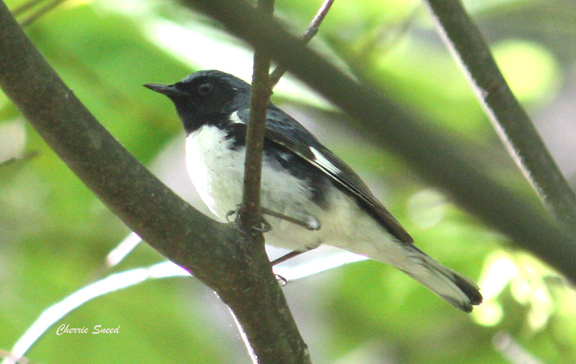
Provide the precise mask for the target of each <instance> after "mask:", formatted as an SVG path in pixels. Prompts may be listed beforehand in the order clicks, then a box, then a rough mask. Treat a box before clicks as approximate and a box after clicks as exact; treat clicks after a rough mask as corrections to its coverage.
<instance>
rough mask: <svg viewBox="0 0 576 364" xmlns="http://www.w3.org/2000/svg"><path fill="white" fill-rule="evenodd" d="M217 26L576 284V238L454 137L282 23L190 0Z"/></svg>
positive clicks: (231, 1)
mask: <svg viewBox="0 0 576 364" xmlns="http://www.w3.org/2000/svg"><path fill="white" fill-rule="evenodd" d="M185 4H189V5H190V6H194V7H195V9H201V10H202V11H204V12H205V13H207V14H208V15H209V16H211V17H212V18H214V19H217V20H219V21H220V22H222V23H223V24H224V25H226V26H227V27H228V29H229V30H230V31H231V32H232V33H234V34H235V35H237V36H238V37H240V38H242V39H244V40H246V41H248V42H249V43H251V44H253V45H255V46H258V47H266V49H267V50H268V51H269V52H270V54H271V55H272V57H273V59H275V60H276V61H278V62H279V63H280V64H283V65H284V66H286V67H288V68H289V69H290V71H291V72H292V73H293V74H295V75H296V76H297V77H299V78H300V79H301V80H302V81H304V82H305V83H307V84H308V85H310V86H311V87H312V88H314V89H315V90H316V91H318V92H320V93H321V94H322V95H323V96H324V97H326V98H327V99H328V100H330V101H331V102H333V103H334V104H335V105H337V106H338V107H340V108H341V109H342V110H343V111H345V112H347V113H348V114H349V115H351V116H352V117H353V118H355V119H356V120H357V121H358V123H359V126H361V127H362V129H363V131H364V132H365V134H366V136H367V137H368V138H369V139H371V140H373V141H375V142H376V143H379V144H380V145H386V146H387V147H388V148H390V149H393V150H395V151H397V152H398V153H399V154H401V155H402V156H403V157H404V158H405V159H406V160H407V161H409V162H410V163H411V165H412V166H413V167H414V168H415V169H416V170H417V171H418V172H419V173H420V175H421V176H422V177H424V178H426V179H427V180H428V181H429V182H430V183H432V184H434V185H436V186H439V187H440V188H442V189H443V190H447V191H448V192H449V193H450V194H451V196H452V197H453V198H454V200H455V201H456V202H457V203H459V204H460V205H461V206H462V207H464V208H466V209H467V210H469V211H471V212H472V213H474V214H476V215H477V216H478V217H480V218H481V219H482V220H483V221H484V222H486V223H487V224H489V225H490V226H492V227H493V228H495V229H497V230H499V231H501V232H503V233H505V234H506V235H508V236H509V237H510V238H511V239H513V240H514V241H515V242H516V243H517V244H518V246H520V247H523V248H525V249H527V250H529V251H531V252H532V253H534V254H535V255H537V256H539V257H540V258H542V259H543V260H545V261H547V262H548V263H549V264H551V265H552V266H554V267H556V268H557V269H559V270H560V271H561V272H562V273H564V274H565V275H566V276H567V277H568V278H571V279H572V280H576V265H574V263H573V262H574V260H576V244H574V243H573V240H574V237H573V236H571V235H570V234H568V233H567V232H566V231H564V230H563V229H562V228H560V227H559V226H558V225H557V224H556V222H555V221H553V220H552V219H551V218H550V217H549V216H548V215H547V214H546V213H545V212H544V211H543V210H542V209H541V208H539V207H538V206H535V205H534V204H531V203H530V202H528V201H526V198H525V196H520V195H519V194H517V193H515V192H514V191H512V190H510V189H509V188H508V187H507V186H505V185H503V184H502V183H500V182H498V181H496V180H494V179H493V178H491V177H490V175H489V173H488V172H486V171H483V170H480V169H479V168H477V167H476V164H475V163H474V161H473V160H472V159H471V158H469V157H468V156H470V155H475V153H476V151H475V150H473V149H472V147H471V146H468V145H467V143H465V142H462V141H459V140H455V138H454V137H452V138H450V139H449V138H448V137H447V136H446V135H447V134H448V133H443V132H442V131H441V130H438V129H437V128H435V129H432V128H429V127H427V126H426V125H432V124H434V123H431V122H430V123H424V122H420V121H419V120H418V119H416V118H415V117H414V116H413V115H412V114H409V113H407V112H406V111H405V110H404V109H402V108H400V107H398V106H397V105H396V104H393V103H391V102H390V101H388V100H386V99H384V98H382V97H381V96H380V95H378V94H377V93H376V92H374V91H372V90H371V89H368V88H366V87H364V86H362V85H360V84H358V83H357V82H355V81H354V80H353V79H351V78H350V77H349V76H347V75H345V74H344V73H343V72H341V71H340V70H338V69H337V68H336V67H335V66H334V65H332V64H330V63H329V62H327V61H326V60H325V59H323V58H322V57H320V56H319V55H318V54H316V53H314V52H313V51H311V50H310V49H307V48H306V47H304V46H303V45H302V44H301V43H300V42H299V40H297V39H296V38H294V37H293V36H291V35H290V34H288V32H287V31H286V30H284V29H283V28H282V27H281V26H280V25H279V24H278V23H277V22H275V21H272V20H270V19H267V18H265V17H263V16H261V14H258V13H257V12H256V11H254V9H252V8H251V7H250V6H249V5H247V4H246V2H244V1H239V0H212V1H210V2H205V1H201V0H186V1H185Z"/></svg>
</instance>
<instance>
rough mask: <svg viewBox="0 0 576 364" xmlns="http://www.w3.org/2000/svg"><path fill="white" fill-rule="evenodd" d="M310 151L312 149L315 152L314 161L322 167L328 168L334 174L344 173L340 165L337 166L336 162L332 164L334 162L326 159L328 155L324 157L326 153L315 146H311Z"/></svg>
mask: <svg viewBox="0 0 576 364" xmlns="http://www.w3.org/2000/svg"><path fill="white" fill-rule="evenodd" d="M310 151H312V153H313V154H314V159H315V160H314V161H313V162H314V163H316V164H318V165H319V166H320V167H322V168H323V169H326V170H327V171H328V172H330V173H332V174H334V175H339V174H341V173H342V171H341V170H340V169H339V168H338V167H336V166H335V165H334V164H332V162H330V161H329V160H328V159H326V157H324V154H322V153H320V152H319V151H318V150H316V149H315V148H310Z"/></svg>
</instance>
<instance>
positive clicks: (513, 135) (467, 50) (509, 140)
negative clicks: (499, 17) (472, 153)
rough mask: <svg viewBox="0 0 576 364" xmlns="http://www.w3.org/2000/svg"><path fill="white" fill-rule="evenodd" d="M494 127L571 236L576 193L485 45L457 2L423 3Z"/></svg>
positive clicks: (574, 228) (575, 221) (432, 0)
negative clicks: (463, 70)
mask: <svg viewBox="0 0 576 364" xmlns="http://www.w3.org/2000/svg"><path fill="white" fill-rule="evenodd" d="M425 2H426V4H427V5H428V8H429V9H430V11H431V13H432V14H433V16H434V18H435V20H436V24H437V27H438V29H439V31H440V32H441V33H442V35H443V36H444V38H445V41H446V43H447V44H448V46H449V47H450V48H451V50H452V51H453V53H454V54H455V55H456V57H458V59H459V60H460V62H461V64H462V66H463V67H464V69H465V71H466V72H465V73H466V75H468V77H469V78H470V82H471V83H472V85H473V87H474V90H475V91H476V95H477V96H478V98H479V99H480V101H481V102H482V104H483V105H484V108H485V109H486V112H487V114H488V116H489V117H490V120H491V121H492V124H493V125H494V128H495V129H496V130H497V131H498V133H499V135H500V138H501V139H502V142H503V143H504V145H505V146H506V147H507V148H508V151H509V152H510V154H511V155H512V157H513V158H514V160H515V161H516V163H517V165H518V166H519V168H520V169H521V170H522V172H523V173H524V175H525V176H526V178H527V179H528V180H529V181H530V183H531V184H532V186H533V188H534V189H535V190H536V192H537V193H538V195H539V196H540V198H541V199H542V201H543V202H544V204H545V205H546V206H547V208H548V210H549V211H550V212H551V213H552V214H553V215H554V216H555V217H556V218H557V219H558V220H559V221H560V222H562V223H563V224H564V226H565V227H567V228H568V229H570V231H572V233H573V234H574V235H576V195H575V194H574V191H573V190H572V189H571V188H570V185H569V184H568V182H567V181H566V179H565V178H564V176H563V175H562V172H561V171H560V169H559V168H558V166H557V164H556V162H555V161H554V159H553V158H552V156H551V155H550V153H549V152H548V149H547V148H546V145H545V144H544V142H543V141H542V139H541V138H540V135H539V134H538V131H537V130H536V128H535V127H534V124H533V123H532V121H531V120H530V118H529V117H528V115H527V114H526V111H524V109H523V108H522V106H521V105H520V104H519V102H518V100H516V98H515V97H514V95H513V93H512V91H511V90H510V88H509V87H508V84H507V83H506V80H505V79H504V76H503V75H502V73H501V72H500V70H499V69H498V66H497V65H496V62H495V61H494V58H493V57H492V54H491V53H490V49H489V47H488V45H487V44H486V41H485V40H484V38H483V37H482V35H481V34H480V30H479V29H478V27H477V25H476V24H475V23H474V21H473V20H472V19H471V18H470V17H469V16H468V14H467V13H466V10H465V9H464V7H463V6H462V4H461V3H460V1H459V0H426V1H425Z"/></svg>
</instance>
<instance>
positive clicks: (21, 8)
mask: <svg viewBox="0 0 576 364" xmlns="http://www.w3.org/2000/svg"><path fill="white" fill-rule="evenodd" d="M44 1H46V0H30V1H28V2H25V3H24V4H22V5H20V6H17V7H15V8H14V10H12V14H14V16H20V15H21V14H23V13H25V12H26V11H28V9H32V8H33V7H35V6H36V5H38V4H40V3H42V2H44Z"/></svg>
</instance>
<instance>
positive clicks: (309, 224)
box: [261, 207, 320, 231]
mask: <svg viewBox="0 0 576 364" xmlns="http://www.w3.org/2000/svg"><path fill="white" fill-rule="evenodd" d="M261 211H262V214H264V215H269V216H272V217H276V218H279V219H282V220H286V221H288V222H291V223H293V224H295V225H298V226H302V227H304V228H306V229H308V230H311V231H316V230H320V221H318V219H317V218H315V217H314V216H310V215H307V216H306V217H305V218H306V220H299V219H296V218H294V217H291V216H288V215H284V214H281V213H279V212H276V211H274V210H270V209H268V208H266V207H262V208H261Z"/></svg>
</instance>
